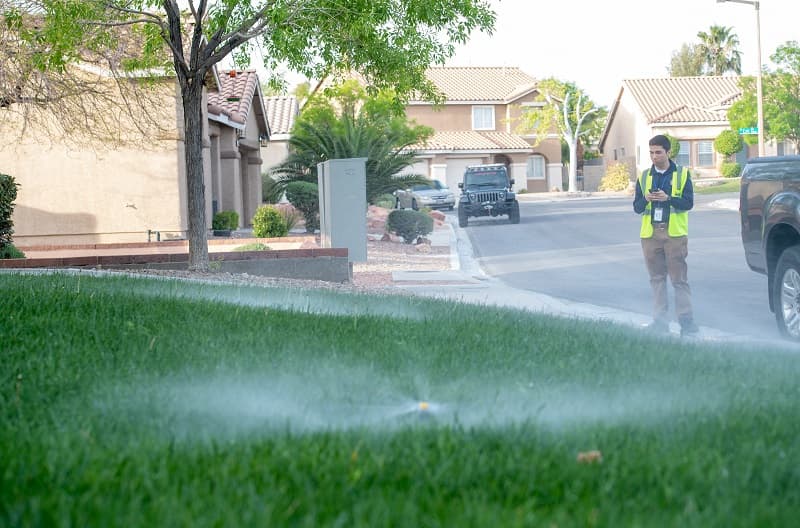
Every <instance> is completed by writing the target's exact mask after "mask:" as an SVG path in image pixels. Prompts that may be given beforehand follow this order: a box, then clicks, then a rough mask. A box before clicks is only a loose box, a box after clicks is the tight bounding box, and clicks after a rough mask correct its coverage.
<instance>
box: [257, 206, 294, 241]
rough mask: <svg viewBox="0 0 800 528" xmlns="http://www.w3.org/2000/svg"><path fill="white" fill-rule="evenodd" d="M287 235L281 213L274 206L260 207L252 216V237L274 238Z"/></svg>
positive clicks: (287, 231)
mask: <svg viewBox="0 0 800 528" xmlns="http://www.w3.org/2000/svg"><path fill="white" fill-rule="evenodd" d="M287 234H289V230H288V229H286V224H285V223H284V221H283V216H281V212H280V211H278V209H277V208H276V207H275V206H274V205H262V206H261V207H259V208H258V209H257V210H256V214H255V216H253V236H255V237H256V238H276V237H282V236H286V235H287Z"/></svg>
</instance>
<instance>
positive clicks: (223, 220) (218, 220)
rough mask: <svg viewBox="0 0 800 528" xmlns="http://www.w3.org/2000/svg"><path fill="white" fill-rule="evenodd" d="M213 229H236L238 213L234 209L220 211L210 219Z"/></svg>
mask: <svg viewBox="0 0 800 528" xmlns="http://www.w3.org/2000/svg"><path fill="white" fill-rule="evenodd" d="M211 227H212V228H213V229H231V230H233V229H237V228H238V227H239V213H237V212H236V211H220V212H218V213H217V214H215V215H214V218H213V219H212V220H211Z"/></svg>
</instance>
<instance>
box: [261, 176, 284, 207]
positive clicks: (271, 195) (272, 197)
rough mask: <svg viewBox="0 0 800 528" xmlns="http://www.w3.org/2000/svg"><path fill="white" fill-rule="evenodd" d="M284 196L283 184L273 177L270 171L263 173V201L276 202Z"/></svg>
mask: <svg viewBox="0 0 800 528" xmlns="http://www.w3.org/2000/svg"><path fill="white" fill-rule="evenodd" d="M281 198H283V186H281V185H279V184H278V182H276V181H275V180H273V179H272V177H271V176H270V175H269V173H266V172H262V173H261V201H262V202H264V203H269V204H276V203H278V202H280V201H281Z"/></svg>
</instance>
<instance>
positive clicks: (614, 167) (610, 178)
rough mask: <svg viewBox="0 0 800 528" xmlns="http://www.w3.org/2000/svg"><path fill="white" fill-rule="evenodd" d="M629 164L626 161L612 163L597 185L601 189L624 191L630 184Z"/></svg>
mask: <svg viewBox="0 0 800 528" xmlns="http://www.w3.org/2000/svg"><path fill="white" fill-rule="evenodd" d="M630 182H631V178H630V174H629V173H628V166H627V165H625V164H624V163H611V164H610V165H609V166H608V168H607V169H606V173H605V174H604V175H603V178H602V179H601V180H600V185H599V186H598V187H597V189H598V190H599V191H624V190H625V189H627V188H628V186H629V185H630Z"/></svg>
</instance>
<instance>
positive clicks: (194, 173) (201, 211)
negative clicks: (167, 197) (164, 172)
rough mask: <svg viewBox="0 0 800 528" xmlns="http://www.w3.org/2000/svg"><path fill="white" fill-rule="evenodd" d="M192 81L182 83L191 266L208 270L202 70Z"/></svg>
mask: <svg viewBox="0 0 800 528" xmlns="http://www.w3.org/2000/svg"><path fill="white" fill-rule="evenodd" d="M189 81H190V82H188V83H187V84H186V86H182V87H181V97H182V99H183V124H184V133H183V135H184V147H185V157H186V187H187V194H188V214H189V218H188V220H189V226H188V227H189V232H188V237H189V269H190V270H192V271H208V269H209V267H208V239H207V233H206V198H205V196H206V194H205V184H204V176H205V174H204V171H203V83H202V77H201V76H200V75H199V74H198V76H196V77H194V78H190V79H189Z"/></svg>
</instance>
